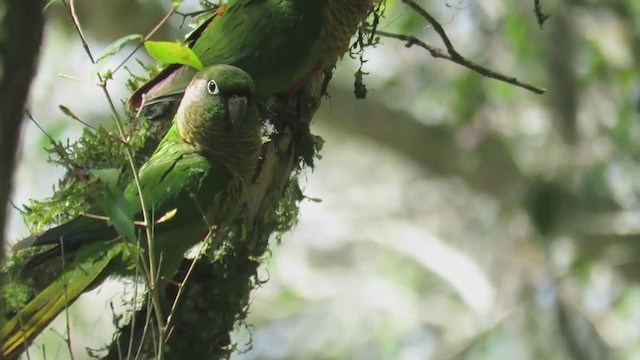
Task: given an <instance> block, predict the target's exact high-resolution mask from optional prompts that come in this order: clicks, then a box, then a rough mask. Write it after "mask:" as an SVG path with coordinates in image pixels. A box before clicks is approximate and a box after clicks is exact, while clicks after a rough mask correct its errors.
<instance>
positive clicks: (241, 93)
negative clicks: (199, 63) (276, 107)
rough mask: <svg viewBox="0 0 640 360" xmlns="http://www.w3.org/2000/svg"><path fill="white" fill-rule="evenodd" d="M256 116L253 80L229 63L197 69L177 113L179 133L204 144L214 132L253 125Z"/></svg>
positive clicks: (211, 137)
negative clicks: (198, 70)
mask: <svg viewBox="0 0 640 360" xmlns="http://www.w3.org/2000/svg"><path fill="white" fill-rule="evenodd" d="M258 119H259V117H258V116H257V109H256V105H255V83H254V82H253V79H251V77H250V76H249V75H248V74H247V73H246V72H244V71H243V70H241V69H239V68H237V67H235V66H231V65H213V66H209V67H206V68H204V69H203V70H201V71H200V72H198V73H197V74H196V75H195V76H194V77H193V79H192V80H191V82H190V83H189V85H188V86H187V88H186V90H185V92H184V97H183V98H182V101H181V102H180V106H179V107H178V111H177V114H176V124H177V127H178V131H179V133H180V136H181V137H182V138H184V139H185V140H187V141H189V142H192V143H198V144H206V143H207V141H211V140H212V139H215V138H216V135H217V134H221V133H228V132H230V131H231V132H233V131H235V130H241V129H243V128H246V127H255V126H256V124H254V122H255V121H257V120H258Z"/></svg>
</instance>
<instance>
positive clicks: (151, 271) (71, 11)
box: [62, 0, 165, 359]
mask: <svg viewBox="0 0 640 360" xmlns="http://www.w3.org/2000/svg"><path fill="white" fill-rule="evenodd" d="M62 3H63V4H64V7H65V9H66V11H67V13H68V15H69V17H70V18H71V21H72V23H73V25H74V27H75V29H76V32H77V33H78V36H79V37H80V41H81V42H82V46H83V48H84V50H85V52H86V53H87V56H88V57H89V60H90V61H91V63H92V64H95V60H94V57H93V55H92V53H91V49H90V48H89V45H88V43H87V41H86V38H85V36H84V34H83V32H82V29H81V27H80V22H79V20H78V17H77V15H76V11H75V5H74V0H69V3H67V2H66V1H64V0H63V1H62ZM97 76H98V80H99V85H100V88H102V92H103V93H104V95H105V97H106V99H107V102H108V103H109V107H110V108H111V111H112V113H113V115H114V120H115V123H116V127H117V128H118V132H119V134H120V136H121V138H122V141H124V142H125V144H124V145H125V147H124V148H125V153H126V155H127V160H128V162H129V165H130V167H131V170H132V172H133V180H134V183H135V185H136V190H137V191H138V196H139V200H140V205H141V209H142V216H143V220H144V222H145V224H147V226H145V232H146V236H147V250H148V256H149V264H148V266H149V268H148V275H149V276H148V277H147V286H148V287H149V291H150V292H151V293H152V295H153V296H152V300H153V307H154V313H155V316H156V321H157V323H158V328H159V329H158V330H159V332H160V338H162V332H163V331H164V329H165V327H164V318H163V316H162V309H161V307H160V299H159V296H158V287H157V285H156V279H155V278H154V276H155V274H156V270H155V262H154V259H153V256H154V246H153V245H154V244H153V241H152V233H151V231H152V230H151V222H150V221H149V214H148V211H147V209H146V206H145V202H144V197H143V195H142V187H141V185H140V179H139V177H138V171H137V168H136V165H135V161H134V159H133V154H132V151H131V148H130V145H129V143H128V142H127V136H126V135H125V132H124V127H123V125H122V121H121V120H120V115H119V114H118V111H117V110H116V107H115V105H114V102H113V99H112V98H111V95H110V94H109V91H108V90H107V84H106V82H105V81H104V80H103V78H102V76H101V75H100V73H98V74H97ZM145 271H146V269H145ZM159 346H162V345H161V344H160V345H159ZM159 350H160V351H159V356H160V359H161V358H162V353H163V351H161V349H159Z"/></svg>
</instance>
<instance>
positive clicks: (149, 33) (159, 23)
mask: <svg viewBox="0 0 640 360" xmlns="http://www.w3.org/2000/svg"><path fill="white" fill-rule="evenodd" d="M179 6H180V3H178V2H174V3H173V6H171V10H169V12H168V13H167V15H165V16H164V17H163V18H162V20H160V21H159V22H158V23H157V24H156V26H154V27H153V29H151V31H149V32H148V33H147V35H145V37H144V38H143V39H142V41H140V43H139V44H138V45H137V46H136V48H135V49H133V51H131V53H129V55H127V57H126V58H125V59H124V60H122V62H121V63H120V65H118V66H116V68H115V69H114V70H113V71H112V72H111V75H113V74H115V73H116V71H118V70H120V68H121V67H122V66H124V64H125V63H126V62H127V61H129V59H131V57H132V56H133V55H134V54H135V53H136V52H137V51H138V50H140V48H141V47H142V45H144V43H145V42H147V41H148V40H149V39H150V38H151V37H152V36H153V35H154V34H155V33H156V32H157V31H158V30H159V29H160V27H162V25H164V23H166V22H167V21H168V20H169V18H170V17H171V15H173V14H174V13H175V12H176V10H177V9H178V7H179Z"/></svg>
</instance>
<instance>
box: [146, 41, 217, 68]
mask: <svg viewBox="0 0 640 360" xmlns="http://www.w3.org/2000/svg"><path fill="white" fill-rule="evenodd" d="M144 47H145V49H147V52H148V53H149V55H151V56H152V57H153V58H154V59H156V61H157V62H159V63H163V64H182V65H187V66H191V67H192V68H195V69H197V70H201V69H202V68H203V67H204V65H202V62H201V61H200V59H199V58H198V56H197V55H196V53H194V52H193V50H191V49H190V48H189V47H188V46H186V45H185V44H180V43H176V42H167V41H147V42H145V43H144Z"/></svg>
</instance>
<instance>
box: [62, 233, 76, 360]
mask: <svg viewBox="0 0 640 360" xmlns="http://www.w3.org/2000/svg"><path fill="white" fill-rule="evenodd" d="M60 254H61V256H60V261H61V262H62V284H63V285H62V288H63V289H64V315H65V321H66V325H67V336H66V337H63V338H64V341H65V343H66V344H67V349H68V350H69V356H70V357H71V360H74V356H73V348H72V347H71V326H70V322H69V284H67V280H66V276H65V274H66V271H67V270H66V266H65V263H64V256H65V254H64V241H62V237H60Z"/></svg>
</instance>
